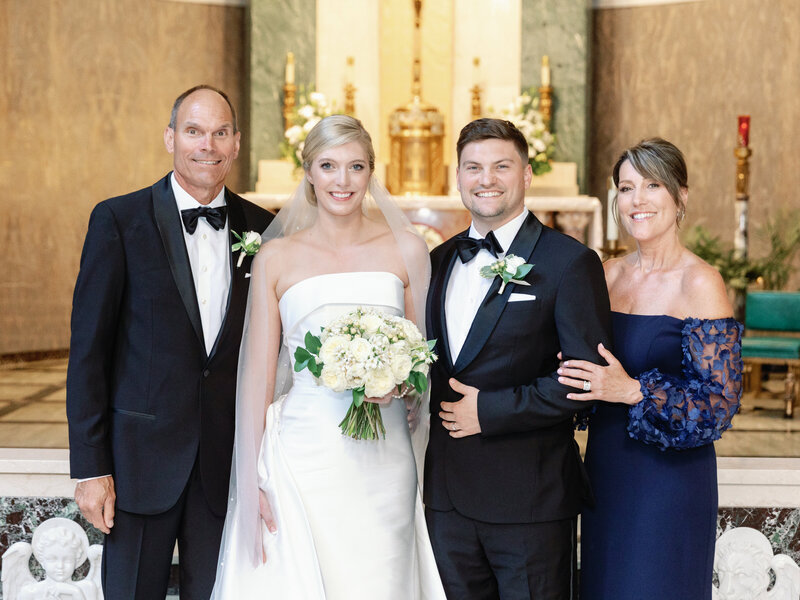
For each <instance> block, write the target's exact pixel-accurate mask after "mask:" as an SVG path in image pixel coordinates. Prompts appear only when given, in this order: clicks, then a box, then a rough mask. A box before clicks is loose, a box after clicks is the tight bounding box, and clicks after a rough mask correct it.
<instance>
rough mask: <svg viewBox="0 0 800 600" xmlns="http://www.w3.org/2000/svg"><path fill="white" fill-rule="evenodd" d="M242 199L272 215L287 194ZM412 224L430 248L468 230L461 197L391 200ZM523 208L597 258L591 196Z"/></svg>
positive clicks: (598, 216)
mask: <svg viewBox="0 0 800 600" xmlns="http://www.w3.org/2000/svg"><path fill="white" fill-rule="evenodd" d="M243 196H244V197H245V198H246V199H248V200H250V201H251V202H254V203H256V204H258V205H259V206H261V207H263V208H266V209H268V210H271V211H273V212H275V211H277V210H279V209H280V208H281V207H283V204H284V202H286V200H287V199H288V198H289V195H288V194H285V193H284V194H275V193H261V192H248V193H246V194H243ZM394 200H395V201H396V202H397V204H398V206H400V207H401V208H402V209H403V211H404V212H405V213H406V215H407V216H408V218H409V219H410V220H411V222H412V223H414V224H415V225H417V226H418V227H419V228H420V230H421V232H422V233H423V235H424V236H425V238H426V241H427V242H428V246H429V247H434V246H436V245H438V244H439V243H441V242H443V241H444V240H446V239H448V238H450V237H452V236H453V235H455V234H456V233H458V232H460V231H463V230H464V229H466V228H467V227H469V223H470V217H469V213H468V212H467V210H466V209H465V208H464V205H463V204H462V203H461V197H460V196H457V195H449V196H422V195H403V196H394ZM525 205H526V206H527V207H528V208H529V209H530V210H532V211H533V213H534V214H535V215H536V216H537V217H538V218H539V220H540V221H542V223H544V224H545V225H549V226H551V227H557V228H558V229H560V230H561V231H563V232H564V233H566V234H568V235H571V236H572V237H574V238H575V239H577V240H578V241H580V242H583V243H584V244H586V245H587V246H589V247H590V248H592V249H593V250H594V251H595V252H597V253H598V254H600V253H601V248H602V247H603V206H602V204H601V203H600V200H598V199H597V198H593V197H591V196H583V195H576V196H526V197H525Z"/></svg>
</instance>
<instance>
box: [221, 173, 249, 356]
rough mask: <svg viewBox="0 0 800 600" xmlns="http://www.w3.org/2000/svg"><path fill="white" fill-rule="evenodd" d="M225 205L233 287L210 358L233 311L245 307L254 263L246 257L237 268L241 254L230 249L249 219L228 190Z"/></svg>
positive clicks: (229, 288)
mask: <svg viewBox="0 0 800 600" xmlns="http://www.w3.org/2000/svg"><path fill="white" fill-rule="evenodd" d="M225 203H226V204H227V206H228V262H229V264H230V271H231V285H230V286H229V287H228V304H227V305H226V306H225V319H224V320H223V321H222V325H221V326H220V328H219V333H218V334H217V339H216V340H214V347H213V348H211V353H210V354H209V356H214V353H215V352H216V351H217V347H218V346H219V342H220V340H221V339H222V336H223V334H224V333H225V332H226V329H227V328H228V327H230V323H231V317H232V315H231V311H232V310H241V308H242V307H244V305H245V301H244V300H241V296H243V295H244V296H245V297H246V295H247V285H246V280H245V275H246V274H247V273H249V272H250V262H251V261H252V259H250V258H247V257H245V260H244V262H243V263H242V266H241V267H239V268H236V263H237V262H238V260H239V253H238V252H236V253H235V254H234V253H233V252H232V251H231V249H230V248H231V246H233V244H235V243H236V242H237V241H238V240H237V239H236V238H234V237H233V232H234V231H235V232H236V233H238V234H242V233H244V232H245V231H247V219H246V218H245V216H244V210H243V209H242V204H241V202H239V199H238V198H237V197H236V196H235V195H233V194H231V192H230V191H229V190H228V188H225ZM259 233H260V232H259ZM240 300H241V301H240Z"/></svg>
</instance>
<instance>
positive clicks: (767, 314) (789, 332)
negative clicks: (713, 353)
mask: <svg viewBox="0 0 800 600" xmlns="http://www.w3.org/2000/svg"><path fill="white" fill-rule="evenodd" d="M746 306H747V309H746V312H745V319H744V324H745V337H744V338H743V339H742V357H743V358H744V363H745V366H746V369H747V370H749V371H750V377H749V379H750V382H751V384H755V386H756V389H758V387H759V386H760V384H761V365H763V364H770V365H782V366H785V367H786V394H785V401H786V408H785V412H784V416H786V417H789V418H791V417H792V415H793V414H794V407H795V404H796V402H797V387H798V380H800V292H773V291H770V292H748V294H747V305H746Z"/></svg>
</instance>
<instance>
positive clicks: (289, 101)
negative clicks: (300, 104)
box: [283, 83, 297, 131]
mask: <svg viewBox="0 0 800 600" xmlns="http://www.w3.org/2000/svg"><path fill="white" fill-rule="evenodd" d="M296 92H297V86H296V85H295V84H293V83H285V84H284V85H283V130H284V131H286V130H287V129H289V127H291V126H292V119H293V117H294V105H295V94H296Z"/></svg>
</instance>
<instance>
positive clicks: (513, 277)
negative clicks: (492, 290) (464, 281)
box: [481, 254, 533, 294]
mask: <svg viewBox="0 0 800 600" xmlns="http://www.w3.org/2000/svg"><path fill="white" fill-rule="evenodd" d="M532 268H533V265H529V264H528V263H526V262H525V259H524V258H520V257H519V256H516V255H514V254H508V255H506V257H505V258H499V259H497V260H496V261H494V262H493V263H492V264H490V265H489V266H487V267H483V268H481V277H486V278H487V279H494V278H495V277H500V279H502V280H503V284H502V285H501V286H500V290H499V291H498V292H497V293H498V294H502V293H503V290H505V289H506V286H507V285H508V284H509V283H516V284H517V285H530V283H528V282H527V281H523V278H524V277H525V276H526V275H527V274H528V273H530V271H531V269H532Z"/></svg>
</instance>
